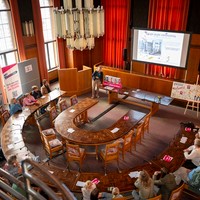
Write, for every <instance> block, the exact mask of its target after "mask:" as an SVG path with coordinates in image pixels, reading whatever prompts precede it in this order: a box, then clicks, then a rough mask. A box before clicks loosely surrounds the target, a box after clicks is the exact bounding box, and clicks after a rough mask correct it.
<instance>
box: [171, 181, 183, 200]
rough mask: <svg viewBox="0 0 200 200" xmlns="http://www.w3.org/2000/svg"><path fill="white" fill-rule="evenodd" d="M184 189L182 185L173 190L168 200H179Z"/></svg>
mask: <svg viewBox="0 0 200 200" xmlns="http://www.w3.org/2000/svg"><path fill="white" fill-rule="evenodd" d="M184 187H185V184H184V183H183V184H182V185H181V186H179V187H178V188H177V189H175V190H173V191H172V193H171V195H170V198H169V200H179V199H181V194H182V192H183V189H184Z"/></svg>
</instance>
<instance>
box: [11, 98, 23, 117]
mask: <svg viewBox="0 0 200 200" xmlns="http://www.w3.org/2000/svg"><path fill="white" fill-rule="evenodd" d="M19 111H22V106H21V105H20V104H19V103H18V102H17V99H16V98H12V99H11V101H10V115H13V114H15V113H16V112H19Z"/></svg>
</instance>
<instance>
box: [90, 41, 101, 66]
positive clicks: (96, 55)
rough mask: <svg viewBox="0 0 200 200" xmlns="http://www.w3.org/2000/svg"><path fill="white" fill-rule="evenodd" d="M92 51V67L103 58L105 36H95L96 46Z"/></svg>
mask: <svg viewBox="0 0 200 200" xmlns="http://www.w3.org/2000/svg"><path fill="white" fill-rule="evenodd" d="M90 52H91V67H92V66H93V65H95V64H96V63H99V62H101V61H102V60H103V37H100V38H95V47H94V49H92V50H90Z"/></svg>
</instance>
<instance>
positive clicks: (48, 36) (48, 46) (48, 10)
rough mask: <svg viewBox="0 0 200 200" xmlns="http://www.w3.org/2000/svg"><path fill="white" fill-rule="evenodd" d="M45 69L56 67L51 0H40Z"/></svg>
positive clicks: (56, 57) (56, 56) (56, 58)
mask: <svg viewBox="0 0 200 200" xmlns="http://www.w3.org/2000/svg"><path fill="white" fill-rule="evenodd" d="M40 9H41V16H42V27H43V35H44V45H45V56H46V62H47V69H48V70H51V69H55V68H57V67H58V55H57V45H56V37H55V33H54V19H53V4H52V1H51V0H40Z"/></svg>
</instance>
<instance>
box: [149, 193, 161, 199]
mask: <svg viewBox="0 0 200 200" xmlns="http://www.w3.org/2000/svg"><path fill="white" fill-rule="evenodd" d="M161 199H162V196H161V194H160V195H158V196H155V197H152V198H150V199H148V200H161Z"/></svg>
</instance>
